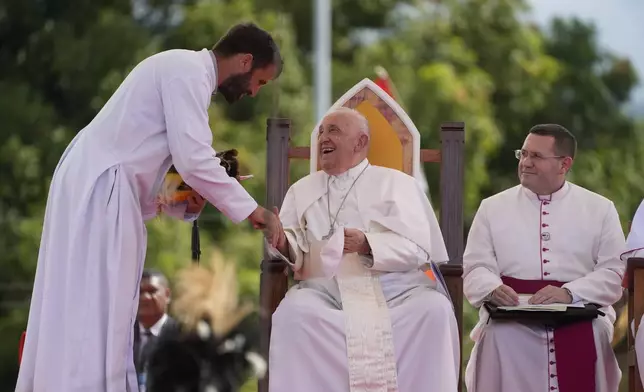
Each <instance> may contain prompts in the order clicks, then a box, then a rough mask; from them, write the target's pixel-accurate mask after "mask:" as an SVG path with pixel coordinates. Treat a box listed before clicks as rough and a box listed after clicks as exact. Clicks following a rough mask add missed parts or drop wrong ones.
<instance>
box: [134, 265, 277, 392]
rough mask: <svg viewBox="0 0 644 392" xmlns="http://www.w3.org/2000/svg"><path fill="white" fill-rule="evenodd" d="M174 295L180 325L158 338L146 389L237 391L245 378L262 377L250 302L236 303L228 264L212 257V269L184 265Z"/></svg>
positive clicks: (262, 362) (152, 391)
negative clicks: (242, 304) (239, 304)
mask: <svg viewBox="0 0 644 392" xmlns="http://www.w3.org/2000/svg"><path fill="white" fill-rule="evenodd" d="M174 293H175V295H174V296H175V299H174V305H173V307H172V310H173V314H174V316H175V318H176V319H177V320H178V321H179V323H180V329H178V330H171V331H168V333H165V334H163V333H162V334H161V336H160V337H159V340H158V345H157V346H156V348H155V350H154V351H153V352H152V354H151V358H150V362H149V368H148V375H147V380H148V381H147V385H146V390H147V392H237V391H238V390H239V388H240V387H241V386H242V385H243V384H244V382H245V381H246V380H247V379H248V378H249V377H253V376H254V377H257V378H260V379H261V378H262V377H263V376H264V374H265V372H266V368H267V364H266V361H265V360H264V359H263V358H262V357H261V356H260V355H259V354H258V352H257V350H258V349H257V347H258V342H259V334H258V325H259V324H258V322H257V320H256V317H255V315H254V314H253V313H252V312H251V308H250V307H249V306H241V307H240V306H238V298H237V277H236V274H235V270H234V266H233V265H232V264H227V263H224V262H223V260H222V258H221V257H219V256H218V255H216V256H215V257H213V259H212V263H211V268H206V267H204V266H198V265H192V266H190V267H188V268H185V269H184V270H183V271H181V272H180V273H179V274H178V276H177V283H176V287H175V290H174Z"/></svg>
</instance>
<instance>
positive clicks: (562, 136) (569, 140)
mask: <svg viewBox="0 0 644 392" xmlns="http://www.w3.org/2000/svg"><path fill="white" fill-rule="evenodd" d="M530 133H532V134H535V135H539V136H552V137H553V138H554V139H555V153H556V154H557V155H562V156H566V157H571V158H573V159H574V158H575V154H576V153H577V139H576V138H575V135H573V134H572V133H571V132H570V131H569V130H567V129H566V128H565V127H563V126H561V125H559V124H538V125H535V126H534V127H532V128H531V129H530Z"/></svg>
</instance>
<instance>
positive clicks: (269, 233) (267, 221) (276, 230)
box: [248, 206, 284, 247]
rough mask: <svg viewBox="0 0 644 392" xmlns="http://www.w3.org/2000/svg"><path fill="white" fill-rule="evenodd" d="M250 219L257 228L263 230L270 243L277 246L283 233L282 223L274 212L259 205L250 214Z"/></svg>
mask: <svg viewBox="0 0 644 392" xmlns="http://www.w3.org/2000/svg"><path fill="white" fill-rule="evenodd" d="M248 220H249V221H250V223H251V224H252V225H253V227H254V228H255V229H257V230H262V231H263V232H264V236H265V237H266V240H267V241H268V243H269V244H271V246H273V247H277V243H278V241H279V239H280V236H281V235H283V233H284V230H283V229H282V223H281V222H280V220H279V218H278V217H277V215H276V214H275V213H274V212H271V211H269V210H267V209H266V208H264V207H262V206H257V208H256V209H255V211H253V212H252V213H251V214H250V215H249V216H248Z"/></svg>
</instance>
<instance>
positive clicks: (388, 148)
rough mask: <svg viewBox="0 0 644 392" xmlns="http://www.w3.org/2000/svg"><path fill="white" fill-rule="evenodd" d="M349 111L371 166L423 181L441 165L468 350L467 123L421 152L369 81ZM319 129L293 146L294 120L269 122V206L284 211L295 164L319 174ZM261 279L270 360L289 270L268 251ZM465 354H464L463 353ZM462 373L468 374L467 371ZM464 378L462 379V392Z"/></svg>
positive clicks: (443, 210) (453, 287) (264, 345)
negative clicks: (427, 167)
mask: <svg viewBox="0 0 644 392" xmlns="http://www.w3.org/2000/svg"><path fill="white" fill-rule="evenodd" d="M339 106H345V107H350V108H354V109H356V110H358V111H360V112H361V113H362V114H364V115H365V117H367V119H368V120H369V126H370V131H371V143H370V150H369V156H368V159H369V161H370V162H371V163H372V164H374V165H379V166H386V167H390V168H394V169H398V170H401V171H404V172H405V173H407V174H410V175H414V176H417V175H418V173H419V171H420V166H421V162H434V163H439V164H440V165H441V171H440V173H441V174H440V176H441V178H440V219H439V220H440V226H441V231H442V233H443V237H444V240H445V245H446V247H447V252H448V255H449V258H450V260H449V262H448V263H446V264H442V265H441V266H440V270H441V272H442V274H443V276H444V278H445V281H446V284H447V286H448V290H449V293H450V296H451V297H452V300H453V302H454V307H455V311H456V319H457V321H458V328H459V332H460V337H461V339H460V340H461V341H460V342H459V343H460V344H461V347H462V335H463V280H462V273H463V266H462V264H463V259H462V257H463V246H464V235H463V182H464V173H463V167H464V143H465V137H464V136H465V130H464V124H463V123H458V122H449V123H443V124H442V125H441V132H440V135H441V137H440V142H441V149H436V150H421V149H420V134H419V133H418V131H417V130H416V128H415V126H414V125H413V123H412V122H411V120H410V119H409V117H408V116H407V115H406V113H405V112H404V111H403V110H402V109H401V108H400V106H398V105H397V104H396V103H395V101H393V99H391V98H390V97H389V96H388V95H387V94H386V93H385V92H384V91H383V90H382V89H380V88H379V87H378V86H376V85H375V83H373V82H371V81H370V80H369V79H365V80H363V81H362V82H360V83H358V84H357V85H356V86H355V87H354V88H353V89H351V90H349V92H347V94H345V95H344V96H343V97H342V98H340V99H339V100H338V102H336V104H335V105H334V106H333V107H332V108H331V109H334V108H337V107H339ZM317 129H318V126H316V127H315V129H314V131H313V132H312V136H311V146H310V147H309V146H306V147H296V146H291V145H290V133H291V122H290V120H289V119H274V118H271V119H268V121H267V156H266V160H267V167H266V170H267V175H266V184H267V188H266V192H267V194H266V205H267V206H269V207H270V206H280V207H281V205H282V202H283V200H284V196H285V194H286V191H287V190H288V187H289V161H290V159H310V160H311V165H310V166H311V172H315V171H317V170H318V164H317V146H316V143H317ZM261 271H262V272H261V279H260V320H261V321H260V322H261V351H262V354H263V355H265V357H266V358H268V349H269V341H270V333H271V317H272V314H273V312H274V311H275V309H276V308H277V306H278V305H279V303H280V301H281V300H282V298H284V295H285V294H286V291H287V289H288V269H287V266H286V265H285V263H283V262H282V261H279V260H271V259H270V258H269V257H268V255H267V254H266V252H265V255H264V260H263V261H262V267H261ZM461 354H462V349H461ZM461 374H462V372H461ZM269 376H270V375H267V376H266V378H264V379H263V380H261V381H260V382H259V386H258V387H259V391H260V392H267V391H268V377H269ZM460 385H461V379H460V377H459V390H460Z"/></svg>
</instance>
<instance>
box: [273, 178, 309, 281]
mask: <svg viewBox="0 0 644 392" xmlns="http://www.w3.org/2000/svg"><path fill="white" fill-rule="evenodd" d="M279 218H280V221H281V222H282V227H283V228H284V234H286V240H287V241H288V245H289V254H288V255H284V256H286V257H287V258H288V259H289V260H290V263H289V264H290V266H291V268H292V269H293V270H294V271H298V270H299V269H300V268H302V263H303V262H304V253H305V252H308V251H309V248H308V243H307V239H306V233H305V232H304V231H303V230H302V229H301V227H300V223H299V221H298V218H297V209H296V208H295V194H294V191H293V188H292V187H291V188H289V190H288V192H286V196H284V201H283V202H282V208H281V209H280V216H279Z"/></svg>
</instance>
